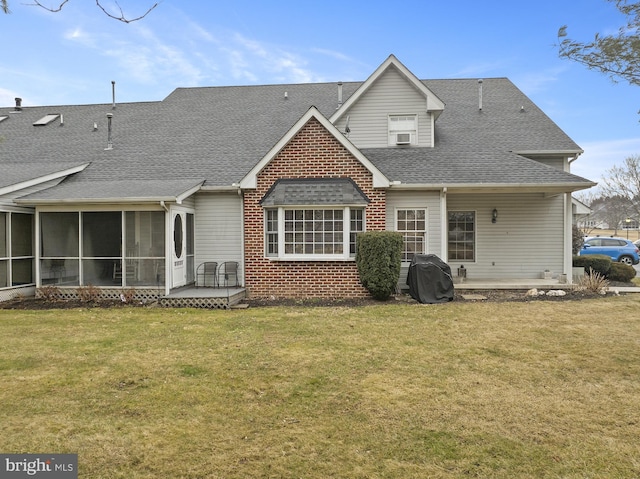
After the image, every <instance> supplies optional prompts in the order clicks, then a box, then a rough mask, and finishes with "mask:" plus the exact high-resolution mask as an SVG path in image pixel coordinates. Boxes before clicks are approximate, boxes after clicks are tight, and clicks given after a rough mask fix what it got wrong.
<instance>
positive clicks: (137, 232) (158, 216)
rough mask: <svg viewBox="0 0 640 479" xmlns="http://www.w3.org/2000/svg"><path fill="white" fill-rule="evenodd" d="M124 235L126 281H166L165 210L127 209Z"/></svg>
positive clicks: (135, 283) (153, 283) (143, 283)
mask: <svg viewBox="0 0 640 479" xmlns="http://www.w3.org/2000/svg"><path fill="white" fill-rule="evenodd" d="M125 238H126V241H125V242H126V252H125V272H126V274H125V278H124V281H125V282H126V285H128V286H157V285H160V284H164V278H165V267H164V248H165V226H164V213H163V212H162V211H127V212H126V213H125Z"/></svg>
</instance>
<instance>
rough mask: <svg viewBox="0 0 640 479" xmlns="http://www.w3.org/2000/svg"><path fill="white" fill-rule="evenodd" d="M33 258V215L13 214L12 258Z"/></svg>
mask: <svg viewBox="0 0 640 479" xmlns="http://www.w3.org/2000/svg"><path fill="white" fill-rule="evenodd" d="M16 256H31V257H32V256H33V215H30V214H23V213H12V214H11V257H13V258H15V257H16Z"/></svg>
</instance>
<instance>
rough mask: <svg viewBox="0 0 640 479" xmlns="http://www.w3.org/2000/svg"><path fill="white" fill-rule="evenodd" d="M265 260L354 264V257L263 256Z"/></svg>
mask: <svg viewBox="0 0 640 479" xmlns="http://www.w3.org/2000/svg"><path fill="white" fill-rule="evenodd" d="M265 259H267V260H269V261H273V262H284V261H300V262H314V263H317V262H327V263H328V262H336V261H343V262H355V260H356V258H355V257H351V256H350V257H348V258H345V257H344V256H311V255H309V256H304V255H291V256H265Z"/></svg>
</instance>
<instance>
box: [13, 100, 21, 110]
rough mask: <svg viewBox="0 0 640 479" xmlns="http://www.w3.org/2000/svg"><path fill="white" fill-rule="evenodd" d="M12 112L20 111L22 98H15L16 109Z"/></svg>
mask: <svg viewBox="0 0 640 479" xmlns="http://www.w3.org/2000/svg"><path fill="white" fill-rule="evenodd" d="M13 110H14V111H22V98H16V107H15V108H14V109H13Z"/></svg>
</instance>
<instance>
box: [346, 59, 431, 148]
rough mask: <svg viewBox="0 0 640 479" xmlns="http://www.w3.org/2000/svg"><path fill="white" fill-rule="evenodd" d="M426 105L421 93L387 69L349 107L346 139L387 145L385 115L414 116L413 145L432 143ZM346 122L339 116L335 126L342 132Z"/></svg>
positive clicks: (360, 145) (363, 145)
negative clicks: (415, 138)
mask: <svg viewBox="0 0 640 479" xmlns="http://www.w3.org/2000/svg"><path fill="white" fill-rule="evenodd" d="M426 105H427V101H426V100H425V98H424V96H422V94H421V93H419V92H418V91H417V90H416V89H415V88H414V87H413V86H411V85H410V84H409V83H408V82H407V80H406V79H405V78H403V77H402V76H401V75H400V74H399V73H398V71H397V70H395V69H394V68H390V69H389V70H387V71H386V72H385V73H384V74H383V75H382V76H381V77H380V78H379V79H378V81H377V82H375V83H374V84H373V85H371V88H370V90H369V91H367V92H366V93H365V94H364V95H363V96H362V98H360V99H359V101H358V102H357V103H356V104H354V105H353V106H352V107H351V109H350V110H349V112H348V116H349V129H350V133H349V140H350V141H351V142H352V143H353V144H354V145H356V146H357V147H358V148H387V147H388V146H389V145H388V143H389V141H388V138H389V115H416V123H417V125H416V127H417V130H418V139H417V140H418V141H417V146H433V145H432V144H431V115H430V114H427V113H426ZM346 121H347V115H345V116H343V117H342V118H340V120H339V121H338V122H337V123H336V127H337V128H338V129H339V130H340V131H344V128H345V126H346Z"/></svg>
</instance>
